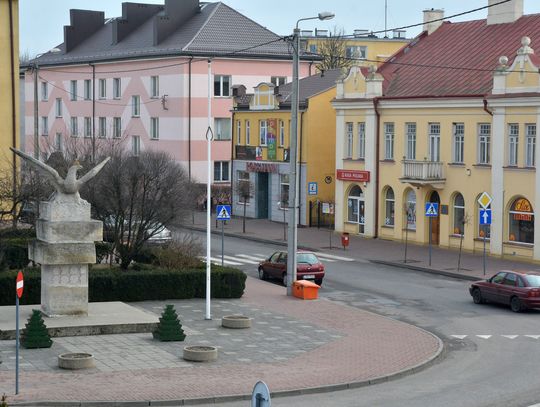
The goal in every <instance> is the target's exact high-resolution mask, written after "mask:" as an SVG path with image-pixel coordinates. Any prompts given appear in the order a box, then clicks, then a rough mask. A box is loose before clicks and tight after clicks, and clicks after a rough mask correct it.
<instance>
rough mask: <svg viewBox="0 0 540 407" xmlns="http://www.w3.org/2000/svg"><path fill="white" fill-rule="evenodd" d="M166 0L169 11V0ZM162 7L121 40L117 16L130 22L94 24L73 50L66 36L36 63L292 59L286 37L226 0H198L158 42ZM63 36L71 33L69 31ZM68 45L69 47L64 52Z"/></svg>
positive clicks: (136, 24)
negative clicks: (190, 58)
mask: <svg viewBox="0 0 540 407" xmlns="http://www.w3.org/2000/svg"><path fill="white" fill-rule="evenodd" d="M165 1H166V4H165V10H166V6H167V2H168V1H169V0H165ZM124 4H130V3H124ZM141 6H144V7H151V5H141ZM153 7H156V6H153ZM163 10H164V8H163V7H161V9H160V10H157V9H155V8H153V9H151V10H150V11H148V10H147V11H145V13H146V14H148V13H154V14H153V15H152V16H151V17H150V18H148V16H145V17H144V19H142V18H141V20H142V21H135V22H132V23H131V25H132V26H134V27H130V29H129V31H128V33H127V35H125V36H124V35H122V36H120V35H119V38H120V40H119V41H118V42H116V43H115V41H114V40H113V38H114V35H116V34H115V30H116V26H115V20H119V21H120V22H121V24H124V26H126V25H128V23H129V22H127V23H126V18H123V19H122V18H120V17H118V18H112V19H108V20H107V21H105V22H104V24H102V25H100V24H99V22H98V23H96V24H97V25H98V26H97V28H96V29H95V31H94V32H93V33H91V35H89V36H88V37H87V38H83V39H82V40H81V41H80V43H78V44H76V46H74V47H72V49H69V46H68V47H66V38H67V37H65V41H64V43H62V44H60V45H59V46H58V47H57V48H59V49H60V52H55V53H52V52H49V53H46V54H43V55H42V56H41V57H39V58H38V59H37V60H36V61H37V62H38V63H39V64H40V65H41V66H43V65H58V64H73V63H86V62H92V61H104V60H120V59H130V58H139V57H157V56H170V55H188V56H192V55H193V56H203V57H204V56H220V55H222V56H225V55H226V56H231V57H234V56H241V57H252V58H264V57H270V58H272V59H276V58H278V59H290V58H291V50H290V47H289V46H288V44H287V43H286V42H285V41H283V40H280V39H281V38H282V37H280V36H278V35H277V34H275V33H273V32H272V31H270V30H268V29H266V28H265V27H263V26H261V25H260V24H258V23H256V22H254V21H253V20H251V19H249V18H248V17H246V16H244V15H242V14H241V13H239V12H237V11H236V10H234V9H232V8H231V7H229V6H227V5H226V4H224V3H222V2H217V3H200V8H199V10H198V11H197V12H196V13H195V14H193V15H191V16H189V18H188V19H187V20H186V21H179V22H178V24H177V26H175V27H173V29H172V32H171V33H170V34H168V35H166V36H165V38H163V39H162V40H161V39H160V41H156V25H157V23H158V22H157V21H156V20H157V19H161V20H167V19H168V16H167V15H164V13H165V11H163ZM73 11H74V10H71V12H73ZM76 12H77V11H76ZM78 12H81V11H80V10H79V11H78ZM94 13H95V12H94ZM124 17H125V16H124ZM171 20H173V19H172V18H171ZM78 21H80V19H79V20H78ZM116 24H118V22H117V23H116ZM73 25H74V23H73V17H72V26H73ZM68 28H72V27H69V26H68ZM65 35H69V32H68V34H65ZM66 49H69V51H68V52H66ZM239 51H240V52H239Z"/></svg>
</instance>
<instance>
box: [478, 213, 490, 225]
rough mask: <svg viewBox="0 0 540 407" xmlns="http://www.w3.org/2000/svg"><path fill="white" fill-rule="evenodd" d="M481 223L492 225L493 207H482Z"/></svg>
mask: <svg viewBox="0 0 540 407" xmlns="http://www.w3.org/2000/svg"><path fill="white" fill-rule="evenodd" d="M480 224H481V225H491V209H480Z"/></svg>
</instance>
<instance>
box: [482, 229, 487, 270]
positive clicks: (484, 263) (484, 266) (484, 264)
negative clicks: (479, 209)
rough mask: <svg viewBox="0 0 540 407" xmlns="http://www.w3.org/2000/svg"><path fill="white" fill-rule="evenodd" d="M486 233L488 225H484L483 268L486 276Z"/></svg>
mask: <svg viewBox="0 0 540 407" xmlns="http://www.w3.org/2000/svg"><path fill="white" fill-rule="evenodd" d="M486 234H487V225H486V224H485V225H484V259H483V262H482V263H483V269H484V276H485V275H486Z"/></svg>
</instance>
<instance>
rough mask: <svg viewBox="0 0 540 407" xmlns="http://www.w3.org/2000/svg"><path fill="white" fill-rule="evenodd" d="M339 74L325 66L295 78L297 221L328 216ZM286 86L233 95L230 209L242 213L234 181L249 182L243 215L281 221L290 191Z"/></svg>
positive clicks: (328, 218) (326, 220)
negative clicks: (297, 95)
mask: <svg viewBox="0 0 540 407" xmlns="http://www.w3.org/2000/svg"><path fill="white" fill-rule="evenodd" d="M340 75H341V72H339V71H330V72H327V73H325V75H324V76H323V77H321V76H320V75H313V76H311V77H308V78H304V79H302V80H300V102H299V103H300V109H299V114H298V118H299V120H298V123H299V124H298V129H299V130H298V161H299V170H298V179H299V202H300V209H299V211H300V216H299V223H300V224H302V225H310V224H312V225H314V224H317V222H319V223H320V222H323V223H325V224H326V223H329V222H331V221H332V220H333V203H334V189H335V185H334V183H335V180H334V176H333V174H334V168H335V161H334V157H335V133H336V128H335V125H336V121H335V116H334V110H333V108H332V105H331V101H332V100H333V99H334V98H335V95H336V93H335V82H336V80H337V79H338V77H339V76H340ZM290 90H291V85H290V84H285V85H282V86H280V87H279V88H276V87H275V86H274V85H273V84H271V83H261V84H259V85H258V86H257V87H255V89H254V93H253V94H252V95H245V94H242V95H239V96H237V97H236V98H235V109H234V111H233V150H234V151H233V165H232V180H233V194H232V196H233V201H234V202H233V211H234V212H235V214H242V213H243V210H244V199H243V197H242V196H241V193H239V191H238V189H239V187H238V184H239V183H240V182H242V181H245V182H249V183H250V184H251V186H252V194H251V195H252V196H251V197H250V198H249V199H247V200H246V202H247V204H246V215H247V216H248V217H252V218H262V219H270V220H274V221H278V222H284V221H286V219H287V215H286V212H287V211H288V205H289V204H288V194H289V173H290V157H289V141H290V134H291V131H290V126H291V97H290V96H291V93H290Z"/></svg>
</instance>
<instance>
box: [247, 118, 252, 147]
mask: <svg viewBox="0 0 540 407" xmlns="http://www.w3.org/2000/svg"><path fill="white" fill-rule="evenodd" d="M250 144H251V130H250V128H249V120H246V146H249V145H250Z"/></svg>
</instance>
